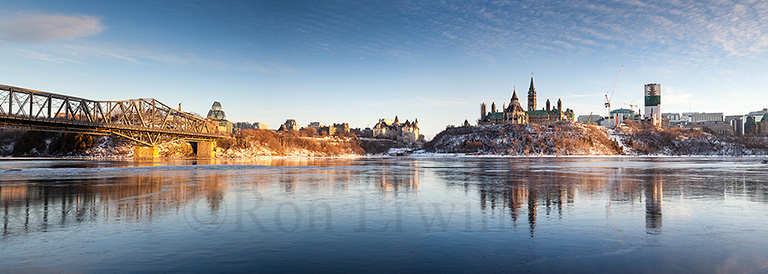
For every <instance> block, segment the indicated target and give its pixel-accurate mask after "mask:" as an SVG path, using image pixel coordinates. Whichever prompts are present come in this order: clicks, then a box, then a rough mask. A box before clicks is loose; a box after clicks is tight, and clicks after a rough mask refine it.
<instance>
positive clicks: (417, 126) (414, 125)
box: [413, 118, 419, 128]
mask: <svg viewBox="0 0 768 274" xmlns="http://www.w3.org/2000/svg"><path fill="white" fill-rule="evenodd" d="M413 127H415V128H419V118H416V119H415V120H413Z"/></svg>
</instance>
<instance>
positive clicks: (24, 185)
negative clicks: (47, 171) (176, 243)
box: [0, 170, 228, 235]
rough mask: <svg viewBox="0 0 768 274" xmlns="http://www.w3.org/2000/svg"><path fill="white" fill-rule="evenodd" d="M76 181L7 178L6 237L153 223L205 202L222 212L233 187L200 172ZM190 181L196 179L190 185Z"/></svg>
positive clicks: (1, 200) (3, 195) (0, 194)
mask: <svg viewBox="0 0 768 274" xmlns="http://www.w3.org/2000/svg"><path fill="white" fill-rule="evenodd" d="M113 175H116V176H115V177H107V178H95V179H71V180H54V181H39V180H29V181H23V180H15V181H7V180H3V182H2V183H1V184H0V204H2V207H3V235H9V234H19V233H28V232H31V231H48V230H50V229H52V228H55V227H59V228H60V227H66V226H72V225H76V224H77V223H82V222H114V221H116V222H151V221H152V219H153V218H154V217H155V216H158V215H163V214H174V213H175V212H178V211H179V210H180V208H181V207H182V206H183V205H184V204H185V203H187V202H189V201H192V200H196V199H205V201H207V204H208V206H209V208H210V210H212V211H215V210H218V208H219V206H220V204H221V202H222V198H223V196H224V192H225V190H226V188H227V187H228V184H227V178H226V176H220V175H217V174H214V173H208V174H205V175H204V176H198V175H197V174H195V172H194V170H192V171H187V172H178V173H175V174H170V175H169V174H168V172H164V171H150V172H141V173H139V174H135V173H123V174H120V172H118V174H113ZM187 178H194V182H189V181H188V180H187Z"/></svg>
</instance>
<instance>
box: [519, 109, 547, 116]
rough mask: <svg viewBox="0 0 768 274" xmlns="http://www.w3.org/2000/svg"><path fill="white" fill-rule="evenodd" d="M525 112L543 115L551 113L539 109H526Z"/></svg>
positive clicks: (532, 114)
mask: <svg viewBox="0 0 768 274" xmlns="http://www.w3.org/2000/svg"><path fill="white" fill-rule="evenodd" d="M525 114H528V116H543V115H549V113H548V112H547V111H546V110H542V109H537V110H531V111H526V112H525Z"/></svg>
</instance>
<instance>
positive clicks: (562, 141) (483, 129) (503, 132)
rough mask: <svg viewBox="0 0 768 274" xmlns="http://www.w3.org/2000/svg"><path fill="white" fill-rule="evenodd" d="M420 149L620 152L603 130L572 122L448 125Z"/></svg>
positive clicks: (509, 152) (513, 152) (507, 152)
mask: <svg viewBox="0 0 768 274" xmlns="http://www.w3.org/2000/svg"><path fill="white" fill-rule="evenodd" d="M424 149H425V150H426V151H427V152H433V153H470V154H496V155H615V154H620V153H621V152H622V149H621V147H619V145H618V143H617V142H616V141H614V140H612V139H611V138H610V137H609V136H608V135H607V134H606V132H604V130H603V129H601V128H599V127H596V126H590V125H583V124H572V123H564V124H555V125H535V124H529V125H506V126H477V127H457V128H448V129H446V130H444V131H443V132H440V133H439V134H438V135H437V136H435V138H434V139H432V141H431V142H429V143H427V144H426V145H425V146H424Z"/></svg>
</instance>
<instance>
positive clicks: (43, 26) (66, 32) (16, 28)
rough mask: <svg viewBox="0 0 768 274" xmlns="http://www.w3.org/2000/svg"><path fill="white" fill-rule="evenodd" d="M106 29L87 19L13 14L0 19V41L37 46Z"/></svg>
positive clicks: (97, 19)
mask: <svg viewBox="0 0 768 274" xmlns="http://www.w3.org/2000/svg"><path fill="white" fill-rule="evenodd" d="M106 28H107V27H106V26H105V25H104V24H102V23H101V19H100V18H98V17H95V16H88V15H64V14H17V15H15V16H10V17H7V18H4V19H0V39H2V40H6V41H12V42H20V43H28V44H39V43H46V42H51V41H56V40H72V39H76V38H81V37H87V36H91V35H95V34H99V33H101V32H102V31H104V30H105V29H106Z"/></svg>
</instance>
